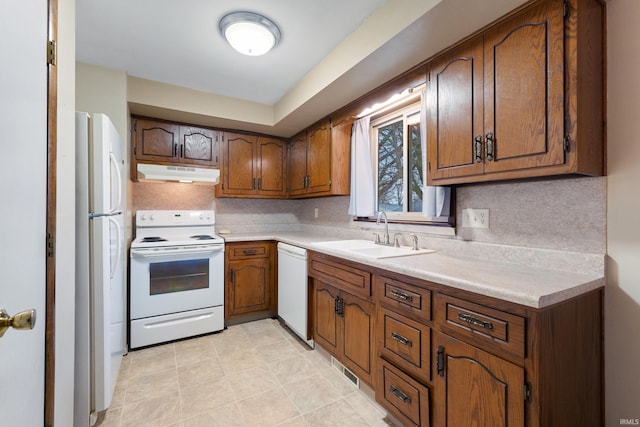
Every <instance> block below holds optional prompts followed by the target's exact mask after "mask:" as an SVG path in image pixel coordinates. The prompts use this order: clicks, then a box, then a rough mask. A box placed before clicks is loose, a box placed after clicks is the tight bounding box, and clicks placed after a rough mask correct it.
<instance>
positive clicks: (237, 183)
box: [216, 132, 258, 197]
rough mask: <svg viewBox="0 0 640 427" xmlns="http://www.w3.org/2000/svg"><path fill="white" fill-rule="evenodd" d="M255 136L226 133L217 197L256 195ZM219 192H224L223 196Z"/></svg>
mask: <svg viewBox="0 0 640 427" xmlns="http://www.w3.org/2000/svg"><path fill="white" fill-rule="evenodd" d="M257 140H258V138H257V137H256V136H254V135H244V134H237V133H229V132H226V133H225V135H224V141H223V143H222V161H223V166H222V183H221V184H220V185H218V186H216V196H217V197H220V196H222V195H230V194H235V195H251V194H255V191H256V185H255V176H256V171H255V167H256V164H255V162H254V158H255V150H256V142H257ZM219 190H223V192H222V193H221V194H218V193H219Z"/></svg>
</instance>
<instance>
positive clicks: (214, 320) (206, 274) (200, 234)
mask: <svg viewBox="0 0 640 427" xmlns="http://www.w3.org/2000/svg"><path fill="white" fill-rule="evenodd" d="M135 230H136V233H135V234H136V238H135V240H134V241H133V242H132V243H131V254H130V256H131V269H130V279H131V280H130V291H129V295H130V315H129V318H130V327H131V328H130V348H132V349H135V348H139V347H145V346H148V345H152V344H157V343H161V342H166V341H171V340H176V339H180V338H186V337H190V336H195V335H200V334H206V333H210V332H215V331H219V330H222V329H223V328H224V240H223V239H222V238H221V237H220V236H217V235H216V234H215V212H214V211H211V210H202V211H187V210H173V211H168V210H141V211H138V212H137V213H136V227H135Z"/></svg>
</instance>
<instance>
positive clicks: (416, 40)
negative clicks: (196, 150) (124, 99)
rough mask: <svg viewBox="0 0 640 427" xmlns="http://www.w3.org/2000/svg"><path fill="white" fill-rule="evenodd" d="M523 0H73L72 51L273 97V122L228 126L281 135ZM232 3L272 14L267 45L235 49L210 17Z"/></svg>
mask: <svg viewBox="0 0 640 427" xmlns="http://www.w3.org/2000/svg"><path fill="white" fill-rule="evenodd" d="M524 1H526V0H483V1H480V2H479V1H477V0H322V1H319V0H108V1H105V0H77V1H76V59H77V60H78V61H81V62H86V63H90V64H95V65H100V66H105V67H109V68H115V69H119V70H124V71H126V72H127V74H128V75H130V76H134V77H139V78H143V79H147V80H152V81H158V82H162V83H168V84H171V85H175V86H179V87H184V88H190V89H195V90H198V91H201V92H204V93H211V94H216V95H223V96H227V97H231V98H236V99H238V100H243V101H250V102H257V103H260V104H266V105H268V106H272V108H273V116H274V120H273V123H270V124H268V125H264V124H261V125H255V124H254V125H253V126H252V124H251V123H245V125H244V126H243V124H242V117H238V118H237V122H234V127H235V128H237V129H241V128H246V130H255V131H261V132H265V133H271V134H274V135H281V136H290V135H291V134H292V133H293V132H295V131H297V130H300V129H302V128H304V127H305V126H308V125H309V124H311V123H312V122H314V121H315V120H318V119H320V118H322V117H323V116H325V115H327V114H329V113H330V112H332V111H334V110H335V109H337V108H339V107H340V106H342V105H345V104H346V103H348V102H350V101H352V100H354V99H356V98H358V97H360V96H362V95H363V94H365V93H367V92H369V91H370V90H372V89H374V88H375V87H377V86H379V85H381V84H382V83H384V82H385V81H388V80H389V79H391V78H393V77H394V76H397V75H398V74H400V73H402V72H403V71H406V70H408V69H409V68H411V67H413V66H414V65H416V64H419V63H420V62H422V61H424V60H425V59H427V58H428V57H430V56H432V55H433V54H435V53H436V52H438V51H440V50H442V49H443V48H444V47H446V46H448V45H450V44H452V43H454V42H455V41H457V40H459V39H460V38H462V37H464V36H466V35H468V34H470V33H472V32H473V31H475V30H477V29H479V28H481V27H482V26H484V25H486V24H487V23H489V22H491V21H493V20H495V19H496V18H498V17H499V16H501V15H502V14H504V13H505V12H507V11H509V10H512V9H514V8H515V7H517V6H518V5H520V4H522V3H523V2H524ZM236 10H250V11H255V12H259V13H262V14H263V15H265V16H267V17H269V18H270V19H271V20H273V21H274V22H276V23H277V24H278V25H279V26H280V29H281V31H282V40H281V43H280V44H279V45H278V46H277V47H276V49H274V50H273V51H272V52H270V53H268V54H267V55H264V56H261V57H249V56H244V55H241V54H239V53H237V52H236V51H234V50H233V49H232V48H231V47H230V46H229V45H228V44H227V43H226V41H225V40H224V39H223V38H222V36H221V35H220V33H219V30H218V21H219V19H220V18H221V17H222V16H224V15H225V14H226V13H228V12H230V11H236ZM136 108H137V107H136ZM134 112H135V111H134ZM156 112H157V113H158V114H156V116H158V117H160V116H162V115H163V112H162V111H161V110H158V109H157V110H156ZM165 115H166V114H165ZM165 118H170V117H165ZM182 119H183V120H184V117H182ZM198 121H199V122H203V121H205V120H204V119H203V118H202V117H199V120H198ZM198 121H194V123H198ZM209 122H210V121H209ZM200 124H211V123H200Z"/></svg>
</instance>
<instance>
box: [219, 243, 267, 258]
mask: <svg viewBox="0 0 640 427" xmlns="http://www.w3.org/2000/svg"><path fill="white" fill-rule="evenodd" d="M270 246H271V244H270V243H269V242H248V243H229V244H227V256H228V258H229V259H230V260H236V259H248V258H266V257H268V256H269V252H270V251H269V248H270Z"/></svg>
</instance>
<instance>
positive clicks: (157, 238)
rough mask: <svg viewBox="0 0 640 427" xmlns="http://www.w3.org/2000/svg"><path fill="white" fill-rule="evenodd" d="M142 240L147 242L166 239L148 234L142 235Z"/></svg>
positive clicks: (164, 240)
mask: <svg viewBox="0 0 640 427" xmlns="http://www.w3.org/2000/svg"><path fill="white" fill-rule="evenodd" d="M142 241H143V242H144V243H148V242H166V241H167V239H165V238H162V237H158V236H149V237H144V238H143V239H142Z"/></svg>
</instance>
